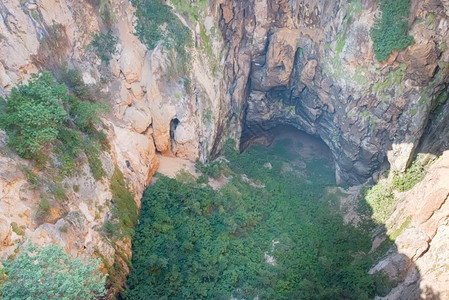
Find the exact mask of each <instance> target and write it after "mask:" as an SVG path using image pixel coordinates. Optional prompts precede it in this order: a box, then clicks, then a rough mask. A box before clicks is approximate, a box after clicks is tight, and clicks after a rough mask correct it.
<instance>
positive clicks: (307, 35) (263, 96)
mask: <svg viewBox="0 0 449 300" xmlns="http://www.w3.org/2000/svg"><path fill="white" fill-rule="evenodd" d="M438 3H439V1H425V2H419V3H418V2H416V3H413V5H412V7H413V8H412V9H413V11H412V14H411V17H410V23H411V24H412V26H411V31H410V33H411V34H412V36H413V37H414V40H415V44H414V45H413V46H411V47H409V48H408V49H406V50H405V51H402V52H401V53H399V54H398V53H395V54H393V55H392V56H391V58H390V59H389V60H388V62H386V63H379V62H377V61H376V60H375V59H374V57H373V50H372V42H371V39H370V37H369V32H370V28H371V26H372V25H373V23H374V17H375V15H376V14H377V13H378V11H377V9H378V8H377V6H376V5H373V4H371V3H368V2H366V1H353V2H351V3H346V2H339V1H336V2H335V1H334V2H331V1H324V2H323V1H322V2H317V1H300V2H297V3H295V4H292V3H289V2H288V1H282V0H279V1H266V0H253V1H245V2H241V1H230V2H229V1H228V2H225V3H223V4H221V8H222V19H221V28H222V30H223V35H224V38H225V40H226V41H227V43H228V44H229V45H230V46H229V50H228V53H227V56H226V65H225V75H226V77H225V78H226V79H227V80H228V93H229V94H228V97H229V98H230V101H231V103H232V105H233V107H234V108H233V112H234V114H233V115H234V119H235V120H236V122H241V125H242V128H243V134H242V140H243V141H242V142H245V140H247V139H250V138H251V136H253V135H254V134H257V133H259V132H261V131H264V130H269V129H270V128H273V127H274V126H277V125H279V124H289V125H293V126H295V127H297V128H298V129H300V130H303V131H306V132H308V133H310V134H313V135H317V136H319V137H321V139H323V140H324V141H325V142H326V144H327V145H328V146H329V147H330V148H331V150H332V152H333V154H334V157H335V162H336V169H337V177H338V178H339V179H341V180H343V181H347V182H350V183H357V182H359V183H360V182H364V181H366V180H368V179H370V178H372V176H373V174H375V173H376V171H378V170H380V169H381V168H382V167H383V168H385V166H388V164H390V165H391V168H392V169H393V170H399V171H403V170H404V169H405V167H406V166H408V164H409V163H410V160H411V158H412V156H413V154H414V152H415V149H416V146H417V145H418V143H419V141H420V137H421V136H422V134H423V132H424V129H425V127H426V125H427V122H428V118H429V114H430V112H431V110H432V109H433V107H434V106H435V100H436V98H437V95H438V94H439V93H440V92H441V91H442V90H444V89H447V86H446V83H447V79H448V55H449V50H448V49H447V47H444V45H445V43H446V41H447V40H448V39H449V35H448V29H447V28H448V27H447V22H448V18H447V15H445V14H444V12H445V11H444V10H443V9H442V6H441V5H440V4H438ZM421 20H425V21H424V22H423V21H421ZM375 178H376V176H374V179H375Z"/></svg>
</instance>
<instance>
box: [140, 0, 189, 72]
mask: <svg viewBox="0 0 449 300" xmlns="http://www.w3.org/2000/svg"><path fill="white" fill-rule="evenodd" d="M132 4H133V5H134V6H135V7H136V11H135V15H136V18H137V22H136V27H135V29H136V34H137V36H138V37H139V39H140V40H141V41H142V43H144V44H145V45H147V47H148V49H150V50H152V49H154V48H156V46H157V44H158V43H159V42H160V41H163V43H164V46H165V47H166V48H167V49H174V50H175V53H176V55H177V58H178V59H177V60H176V59H172V66H173V67H175V68H176V69H177V71H178V72H179V75H181V76H187V73H188V70H187V69H185V67H186V66H188V60H189V54H188V52H187V51H186V49H185V48H186V47H189V46H191V45H192V36H191V33H190V30H189V29H188V28H187V27H185V26H184V25H183V24H182V22H181V21H180V20H179V18H178V17H177V16H176V15H175V14H173V12H172V8H171V7H170V6H168V5H166V4H163V3H162V2H161V1H160V0H133V1H132Z"/></svg>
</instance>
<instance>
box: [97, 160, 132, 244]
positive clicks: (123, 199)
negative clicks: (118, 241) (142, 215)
mask: <svg viewBox="0 0 449 300" xmlns="http://www.w3.org/2000/svg"><path fill="white" fill-rule="evenodd" d="M110 188H111V193H112V201H113V203H114V205H113V208H112V215H113V216H112V218H111V220H110V221H107V222H106V223H105V232H106V233H108V234H110V235H113V236H115V237H118V238H121V237H124V236H133V235H134V228H135V227H136V225H137V220H138V211H137V205H136V201H135V200H134V197H133V194H132V193H131V192H130V191H129V189H128V185H127V184H126V182H125V177H124V176H123V173H122V172H121V171H120V170H119V169H118V168H117V167H116V168H115V170H114V174H113V175H112V178H111V186H110Z"/></svg>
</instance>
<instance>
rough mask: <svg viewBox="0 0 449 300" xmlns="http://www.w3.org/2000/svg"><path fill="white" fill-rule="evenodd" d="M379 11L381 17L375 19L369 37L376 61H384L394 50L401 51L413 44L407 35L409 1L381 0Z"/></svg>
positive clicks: (411, 38)
mask: <svg viewBox="0 0 449 300" xmlns="http://www.w3.org/2000/svg"><path fill="white" fill-rule="evenodd" d="M380 10H381V11H382V17H381V18H376V20H375V23H374V26H373V28H372V29H371V32H370V35H371V39H372V40H373V43H374V46H373V47H374V54H375V56H376V59H377V60H378V61H384V60H387V59H388V57H389V56H390V54H391V53H392V52H393V51H394V50H397V51H400V50H403V49H405V48H407V46H409V45H412V44H413V43H414V41H413V37H411V36H409V35H408V30H409V28H408V15H409V13H410V0H381V2H380Z"/></svg>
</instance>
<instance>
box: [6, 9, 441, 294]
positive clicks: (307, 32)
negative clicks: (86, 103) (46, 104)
mask: <svg viewBox="0 0 449 300" xmlns="http://www.w3.org/2000/svg"><path fill="white" fill-rule="evenodd" d="M131 2H132V3H133V4H134V5H136V3H139V1H128V0H110V1H106V0H105V1H94V0H83V1H69V0H59V1H56V0H39V1H36V0H29V1H19V0H7V1H2V2H0V96H7V95H9V93H10V91H11V89H12V88H13V87H14V86H16V85H18V84H20V83H21V82H24V81H27V80H29V79H30V77H31V75H32V74H34V73H38V72H40V71H44V70H51V71H53V72H54V73H55V74H58V72H60V70H61V68H62V67H64V66H68V68H69V69H72V68H74V69H78V70H80V72H81V75H82V79H83V81H84V83H85V84H88V85H89V84H90V85H97V86H99V87H100V89H101V90H102V92H105V93H107V94H108V101H109V104H110V107H111V113H109V114H106V115H104V116H103V117H102V120H103V125H102V126H100V127H101V130H102V131H103V132H104V133H105V134H106V135H107V139H108V141H109V144H110V146H111V147H110V149H109V150H107V151H104V152H102V153H101V154H100V155H99V158H100V160H101V163H102V165H103V168H104V170H105V176H104V177H103V178H102V179H101V180H96V179H95V178H94V175H93V174H92V172H91V171H90V169H89V166H88V164H87V162H86V158H84V160H82V161H83V163H82V164H81V167H80V170H78V171H79V174H78V175H74V176H68V177H65V178H62V179H60V180H59V181H58V182H53V181H52V180H53V178H52V177H51V176H50V175H49V174H50V173H51V172H50V171H51V168H49V169H48V170H47V169H44V170H39V169H37V168H35V166H34V165H33V164H32V163H31V162H30V161H27V160H24V159H21V158H19V157H18V156H17V155H16V154H15V152H14V151H12V150H11V149H9V148H8V147H7V146H6V144H7V137H6V135H5V134H4V132H0V150H1V151H0V169H1V174H0V244H1V245H2V246H1V249H0V257H1V258H2V259H5V258H7V257H8V256H11V255H14V253H15V251H17V250H16V249H17V246H18V245H19V244H21V243H22V242H24V241H25V240H26V239H28V238H31V239H32V240H33V241H34V242H36V243H40V244H42V243H49V242H53V243H58V244H60V245H62V246H64V247H65V248H66V250H67V251H68V252H71V253H72V254H73V255H77V256H87V255H88V256H91V255H93V256H101V257H103V258H104V259H105V269H107V268H108V266H109V267H111V266H113V264H114V260H119V261H120V263H121V264H122V265H126V262H125V259H123V257H122V256H123V255H122V254H123V253H125V255H124V256H125V257H128V258H129V256H130V254H131V253H130V240H129V239H124V240H120V241H118V242H117V241H116V242H115V243H111V242H110V239H108V237H105V234H104V233H105V230H104V227H105V223H106V224H107V221H109V220H110V219H111V214H112V213H111V212H112V211H113V210H114V203H113V201H109V200H111V198H113V195H112V193H111V184H112V183H113V181H114V180H113V177H114V174H116V172H115V171H116V170H120V171H121V172H122V173H123V174H124V177H125V178H126V180H127V182H128V183H129V189H130V191H131V192H132V194H133V196H134V198H135V201H136V203H137V204H139V201H140V197H141V194H142V192H143V190H144V188H145V187H146V186H147V185H148V184H149V182H150V180H151V177H152V175H153V174H154V172H155V171H156V169H157V168H158V158H157V155H156V153H161V154H162V155H167V156H178V157H181V158H185V159H189V160H191V161H193V160H195V159H196V158H200V159H201V160H202V161H207V160H208V159H209V158H210V157H215V156H218V155H219V154H220V151H221V147H222V144H223V142H224V141H225V140H226V139H227V138H234V139H236V140H239V141H240V147H241V149H244V148H245V147H246V146H247V145H248V144H249V143H251V141H252V138H253V137H254V136H256V135H259V134H261V133H263V132H265V131H268V130H270V129H272V128H274V127H275V126H278V125H291V126H293V127H296V128H298V129H300V130H303V131H305V132H308V133H310V134H313V135H315V136H318V137H320V138H321V139H322V140H323V141H324V142H325V143H326V144H327V145H328V146H329V148H330V149H331V151H332V154H333V157H334V162H335V164H336V174H337V180H338V181H339V182H348V183H350V184H359V183H364V182H366V181H369V182H372V181H373V180H374V181H376V180H377V179H378V178H379V177H380V175H379V174H380V173H382V172H383V171H385V170H386V169H387V168H389V167H390V168H391V170H398V171H400V172H401V171H404V170H405V168H406V167H407V166H408V165H409V164H410V162H411V161H412V160H413V157H414V155H415V154H416V153H427V154H434V155H437V156H438V155H441V154H442V153H443V152H444V150H447V147H448V142H447V139H446V137H447V136H449V131H448V130H447V128H448V126H446V125H447V124H448V122H449V117H448V116H449V104H448V102H447V98H448V97H447V95H448V82H449V80H448V78H449V48H448V45H449V26H448V24H449V2H448V1H447V0H426V1H418V0H413V1H411V9H410V13H409V20H408V25H409V28H410V30H409V34H410V35H411V36H412V37H413V39H414V44H413V45H411V46H409V47H407V48H406V49H405V50H403V51H400V52H397V51H395V52H394V53H393V54H392V55H391V56H390V57H389V58H388V60H387V61H385V62H383V63H379V62H378V61H377V60H376V59H375V58H374V52H373V42H372V40H371V38H370V34H369V32H370V30H371V28H372V27H373V24H374V23H375V18H376V17H379V16H380V9H379V6H378V4H377V3H374V2H373V1H366V0H353V1H349V2H348V1H328V0H320V1H312V0H302V1H287V0H275V1H268V0H248V1H234V0H230V1H225V0H212V1H205V0H202V1H192V2H190V1H186V2H184V1H173V4H172V6H173V7H174V8H175V10H174V11H175V12H174V13H173V14H172V15H170V16H171V17H172V18H175V19H176V20H179V21H180V22H181V23H182V24H183V25H184V26H186V27H187V28H188V31H189V32H190V33H191V35H192V41H193V42H192V45H191V46H189V47H187V49H188V52H189V59H188V60H187V61H185V60H184V61H182V60H179V58H178V57H177V54H176V51H175V49H174V48H173V47H171V46H170V45H169V44H167V43H166V42H164V41H156V42H155V45H154V47H149V46H148V43H144V42H142V40H143V39H142V38H140V39H139V37H138V33H137V31H136V30H135V25H138V24H139V22H140V21H139V18H138V17H137V16H136V14H135V7H133V5H132V4H131ZM166 21H167V20H166ZM162 27H163V28H165V27H164V26H162ZM220 31H221V32H220ZM109 32H111V33H112V35H113V36H114V37H115V38H116V39H117V42H116V45H115V49H107V51H106V52H109V53H110V54H112V55H109V56H108V60H109V62H108V63H106V62H104V61H102V55H101V54H102V53H104V51H105V50H106V49H104V48H105V47H103V49H99V48H101V47H94V46H92V45H93V44H92V41H94V40H95V39H96V35H95V34H99V35H98V36H107V34H109ZM103 46H104V45H103ZM112 48H114V47H112ZM150 48H151V49H150ZM102 51H103V52H102ZM184 66H188V67H187V69H188V70H187V72H186V73H185V74H180V69H182V68H183V67H184ZM446 156H447V155H443V156H442V158H440V160H439V161H438V162H437V163H436V164H435V165H433V166H432V167H431V169H430V171H429V174H428V176H427V177H426V178H425V179H424V181H423V183H422V184H420V185H417V186H416V187H415V188H414V189H413V190H412V191H410V192H408V193H404V194H401V195H399V196H398V197H400V198H401V200H402V201H400V203H402V204H400V205H399V207H398V209H397V211H396V212H395V213H394V215H393V216H392V218H394V221H392V220H393V219H392V220H390V221H389V222H388V224H390V227H391V228H398V227H400V226H401V225H402V224H403V223H404V222H405V219H406V218H407V217H408V216H412V219H411V220H412V221H411V224H412V225H410V226H411V227H410V229H407V230H406V231H404V232H403V233H402V234H401V235H399V237H398V238H397V240H396V244H397V246H398V248H399V249H400V251H402V250H401V249H402V248H401V247H405V248H404V249H405V250H404V251H403V253H405V256H401V257H402V258H401V259H405V262H406V263H405V265H406V266H407V268H405V269H404V268H403V266H404V263H399V264H398V263H397V260H395V259H394V258H391V257H390V258H385V260H384V262H387V263H384V262H383V263H382V264H381V265H382V266H386V265H391V264H393V265H394V269H395V270H396V269H398V266H399V269H400V270H399V271H397V272H399V273H400V274H401V278H400V279H401V280H402V279H404V278H405V281H404V282H403V283H401V284H400V285H399V286H398V288H397V289H395V290H393V292H392V293H393V294H392V296H391V297H393V298H398V297H399V298H401V297H402V298H404V297H405V298H407V297H418V294H419V293H421V292H422V291H424V290H425V285H429V286H433V287H434V288H435V291H437V292H439V293H441V297H443V296H445V295H446V294H444V293H447V288H446V286H447V284H446V282H447V279H446V277H445V276H443V275H444V274H443V273H441V274H443V275H441V274H440V273H439V272H440V271H441V270H444V268H446V266H445V264H444V262H445V261H446V254H445V253H444V252H445V251H443V250H441V251H439V250H438V249H443V248H444V246H445V244H444V243H445V240H444V238H445V236H446V235H445V234H446V233H445V232H446V229H445V226H446V225H447V224H446V223H447V220H446V219H447V209H446V204H445V203H446V202H445V199H446V197H447V195H446V194H445V189H444V186H443V185H444V182H445V180H446V181H447V174H446V173H445V171H444V170H445V168H446V167H445V164H446V159H445V157H446ZM438 166H439V167H438ZM36 178H38V179H39V180H38V182H41V183H40V184H39V185H38V186H37V187H35V186H33V185H35V184H34V183H33V182H35V181H34V180H35V179H36ZM41 179H42V180H41ZM435 182H437V184H435ZM61 186H62V187H63V190H64V191H65V196H64V198H65V200H64V201H62V203H58V200H57V199H56V198H57V196H55V194H54V191H55V188H60V187H61ZM60 190H61V189H60ZM445 195H446V196H445ZM44 198H45V199H47V198H48V199H47V200H49V201H50V203H51V204H54V206H52V208H51V209H49V214H48V215H47V216H45V218H44V219H42V218H38V216H37V213H38V212H39V209H42V206H43V204H42V199H44ZM44 204H45V203H44ZM421 204H422V205H423V206H422V209H415V208H416V207H421V206H420V205H421ZM44 206H45V205H44ZM424 216H428V217H429V218H427V217H426V218H424ZM423 218H424V219H425V220H424V219H423ZM410 232H411V233H410ZM408 233H410V234H415V235H407V234H408ZM409 236H418V237H419V240H420V241H421V242H422V243H420V244H419V245H422V247H421V246H419V247H421V248H419V247H418V246H415V245H409V244H407V243H408V240H407V239H408V237H409ZM440 237H441V238H440ZM413 240H415V239H414V238H413ZM117 245H118V247H117ZM407 247H408V248H407ZM416 247H418V248H419V249H420V250H419V251H418V250H417V248H416ZM423 249H424V250H423ZM446 252H447V251H446ZM417 253H419V254H417ZM441 253H443V254H441ZM121 255H122V256H121ZM119 256H120V257H121V258H119ZM438 261H440V262H441V263H438ZM392 262H394V263H392ZM411 263H413V264H411ZM411 265H416V266H417V267H413V268H408V266H411ZM382 268H383V267H382ZM382 268H381V267H379V269H382ZM401 268H402V269H401ZM416 268H419V269H420V275H419V278H420V279H419V280H417V279H416V278H417V277H416V276H417V275H416V274H417V273H416V270H417V269H416ZM124 269H125V271H124V272H123V274H126V272H127V270H126V266H125V267H124ZM105 271H110V270H105ZM395 272H396V271H395ZM399 273H398V274H399ZM123 274H122V275H123ZM413 276H415V277H413ZM393 277H394V276H393ZM122 279H123V278H122ZM119 284H120V282H119ZM391 297H390V299H391ZM445 297H447V296H445Z"/></svg>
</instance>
